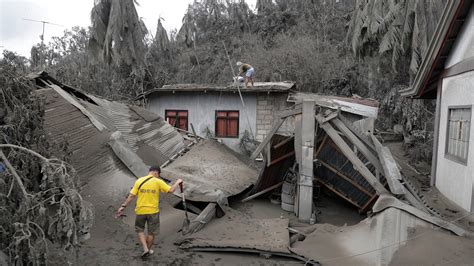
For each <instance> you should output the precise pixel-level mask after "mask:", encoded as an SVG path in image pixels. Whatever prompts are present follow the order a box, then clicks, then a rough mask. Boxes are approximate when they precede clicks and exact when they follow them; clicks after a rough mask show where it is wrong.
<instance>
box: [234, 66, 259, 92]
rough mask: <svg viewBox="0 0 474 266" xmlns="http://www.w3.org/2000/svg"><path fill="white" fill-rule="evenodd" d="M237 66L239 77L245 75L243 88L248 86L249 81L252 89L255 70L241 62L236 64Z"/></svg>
mask: <svg viewBox="0 0 474 266" xmlns="http://www.w3.org/2000/svg"><path fill="white" fill-rule="evenodd" d="M237 66H238V67H239V76H242V75H243V74H245V87H247V86H248V83H249V81H250V84H252V87H253V77H254V76H255V69H254V68H253V66H251V65H249V64H244V63H242V62H237Z"/></svg>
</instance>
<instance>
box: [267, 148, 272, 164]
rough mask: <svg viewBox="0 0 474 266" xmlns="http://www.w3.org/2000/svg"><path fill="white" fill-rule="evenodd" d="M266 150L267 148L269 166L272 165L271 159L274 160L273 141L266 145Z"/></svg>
mask: <svg viewBox="0 0 474 266" xmlns="http://www.w3.org/2000/svg"><path fill="white" fill-rule="evenodd" d="M266 150H267V152H266V153H267V160H266V161H267V167H269V166H270V165H271V160H272V145H271V143H268V144H267V147H266Z"/></svg>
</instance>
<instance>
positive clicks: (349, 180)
mask: <svg viewBox="0 0 474 266" xmlns="http://www.w3.org/2000/svg"><path fill="white" fill-rule="evenodd" d="M319 162H320V163H321V164H322V165H324V166H325V167H326V168H328V169H329V170H331V171H332V172H333V173H335V174H336V175H338V176H339V177H341V178H342V179H345V180H346V181H347V182H349V183H351V184H352V185H353V186H354V187H356V188H357V189H358V190H360V191H362V192H364V193H365V194H366V195H367V196H369V197H372V196H374V194H373V193H370V192H369V191H367V189H365V188H364V187H362V186H361V185H359V184H357V183H356V182H355V181H354V180H352V179H351V178H349V177H347V176H346V175H344V174H343V173H341V172H340V171H339V170H337V169H336V168H334V167H332V166H331V165H330V164H328V163H325V162H323V161H322V160H319Z"/></svg>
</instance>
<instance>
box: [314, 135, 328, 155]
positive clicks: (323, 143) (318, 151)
mask: <svg viewBox="0 0 474 266" xmlns="http://www.w3.org/2000/svg"><path fill="white" fill-rule="evenodd" d="M327 140H328V135H327V134H326V135H324V138H323V141H322V142H321V144H320V145H319V147H318V150H317V151H316V153H315V154H314V157H317V156H318V155H319V153H320V152H321V150H322V149H323V147H324V145H325V144H326V141H327Z"/></svg>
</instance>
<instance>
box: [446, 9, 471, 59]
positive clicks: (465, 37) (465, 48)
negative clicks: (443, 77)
mask: <svg viewBox="0 0 474 266" xmlns="http://www.w3.org/2000/svg"><path fill="white" fill-rule="evenodd" d="M473 56H474V5H472V6H471V10H470V11H469V16H468V17H467V19H466V21H465V22H464V24H463V28H462V29H461V31H460V32H459V35H458V37H457V39H456V43H455V44H454V47H453V49H452V50H451V54H450V55H449V58H448V60H447V61H446V64H445V66H444V67H445V68H449V67H451V66H453V65H455V64H457V63H459V62H460V61H462V60H463V59H466V58H469V57H473Z"/></svg>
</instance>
